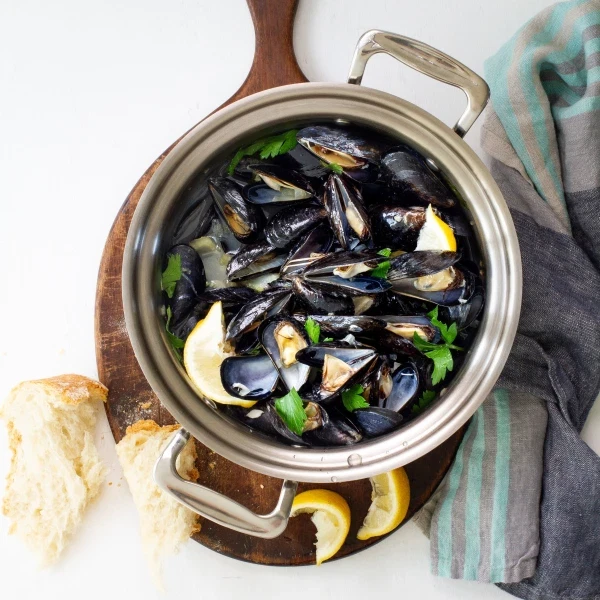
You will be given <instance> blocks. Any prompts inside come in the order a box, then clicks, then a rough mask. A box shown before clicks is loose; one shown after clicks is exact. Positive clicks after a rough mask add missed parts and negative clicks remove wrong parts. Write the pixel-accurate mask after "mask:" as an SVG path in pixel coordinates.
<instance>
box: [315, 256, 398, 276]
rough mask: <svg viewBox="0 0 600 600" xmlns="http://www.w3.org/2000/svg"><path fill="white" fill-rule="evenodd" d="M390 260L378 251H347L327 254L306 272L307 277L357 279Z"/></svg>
mask: <svg viewBox="0 0 600 600" xmlns="http://www.w3.org/2000/svg"><path fill="white" fill-rule="evenodd" d="M387 260H389V259H388V258H387V257H385V256H381V255H380V254H378V253H377V251H376V250H363V251H359V252H356V251H353V250H346V251H341V252H333V253H331V254H327V255H326V256H323V257H321V258H319V259H317V260H315V261H314V262H311V263H310V265H308V266H307V267H306V269H305V271H304V275H305V276H307V277H308V276H311V277H316V276H319V275H336V276H338V277H342V278H344V279H349V278H350V277H356V276H357V275H361V274H363V273H368V272H369V271H372V270H373V269H375V268H376V267H377V266H378V265H380V264H381V263H382V262H385V261H387Z"/></svg>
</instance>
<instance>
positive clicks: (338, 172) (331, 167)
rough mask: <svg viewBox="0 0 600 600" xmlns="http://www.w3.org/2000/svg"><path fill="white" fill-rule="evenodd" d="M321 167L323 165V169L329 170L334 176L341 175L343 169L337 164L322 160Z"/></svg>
mask: <svg viewBox="0 0 600 600" xmlns="http://www.w3.org/2000/svg"><path fill="white" fill-rule="evenodd" d="M321 165H323V167H325V168H326V169H329V170H330V171H333V172H334V173H335V174H336V175H343V173H344V169H343V167H342V166H341V165H338V164H337V163H334V162H329V163H328V162H325V161H324V160H322V161H321Z"/></svg>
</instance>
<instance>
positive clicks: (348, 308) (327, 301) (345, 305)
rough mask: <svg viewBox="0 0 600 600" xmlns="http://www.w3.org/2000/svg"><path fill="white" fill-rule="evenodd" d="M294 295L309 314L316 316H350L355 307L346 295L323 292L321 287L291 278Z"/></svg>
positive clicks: (295, 277)
mask: <svg viewBox="0 0 600 600" xmlns="http://www.w3.org/2000/svg"><path fill="white" fill-rule="evenodd" d="M292 290H293V292H294V295H295V297H296V298H297V299H299V300H300V302H301V303H302V304H303V305H304V306H305V307H306V309H307V311H308V312H310V313H314V314H318V315H352V314H354V313H355V306H354V302H353V301H352V298H351V297H350V296H349V295H348V294H342V293H339V292H330V291H325V289H324V288H323V287H322V286H321V287H319V286H316V285H313V284H312V283H310V282H309V281H306V280H304V279H303V278H302V277H299V276H294V277H293V278H292Z"/></svg>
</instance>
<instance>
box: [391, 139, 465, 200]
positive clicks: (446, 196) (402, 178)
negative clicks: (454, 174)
mask: <svg viewBox="0 0 600 600" xmlns="http://www.w3.org/2000/svg"><path fill="white" fill-rule="evenodd" d="M381 171H382V176H383V179H384V181H385V182H386V183H387V184H388V185H389V186H390V187H392V188H394V189H396V190H398V191H400V192H404V193H406V194H407V195H408V196H409V197H410V198H411V199H415V200H418V201H420V202H423V203H424V204H433V205H434V206H441V207H443V208H450V207H452V206H455V205H456V198H455V197H454V195H453V193H452V192H451V191H450V189H449V188H448V186H447V185H446V184H445V183H444V182H443V181H442V180H441V179H440V178H439V177H438V176H437V175H436V174H435V173H434V172H433V171H432V170H431V168H430V167H429V165H428V164H427V162H426V161H425V159H424V158H423V156H421V155H420V154H419V153H418V152H417V151H416V150H413V149H412V148H409V147H408V146H397V147H396V148H394V149H392V150H390V151H389V152H387V153H386V154H385V155H384V156H383V158H382V159H381Z"/></svg>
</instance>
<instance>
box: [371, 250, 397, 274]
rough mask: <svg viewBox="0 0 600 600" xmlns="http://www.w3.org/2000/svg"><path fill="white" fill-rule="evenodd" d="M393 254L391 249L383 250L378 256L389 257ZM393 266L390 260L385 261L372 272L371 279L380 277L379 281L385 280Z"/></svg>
mask: <svg viewBox="0 0 600 600" xmlns="http://www.w3.org/2000/svg"><path fill="white" fill-rule="evenodd" d="M391 253H392V249H391V248H383V249H382V250H380V251H379V252H378V253H377V254H379V255H381V256H386V257H389V255H390V254H391ZM391 266H392V264H391V263H390V261H389V260H384V261H383V262H381V263H379V264H378V265H377V266H376V267H375V268H374V269H373V270H372V271H371V277H378V278H379V279H385V278H386V277H387V274H388V271H389V270H390V267H391Z"/></svg>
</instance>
